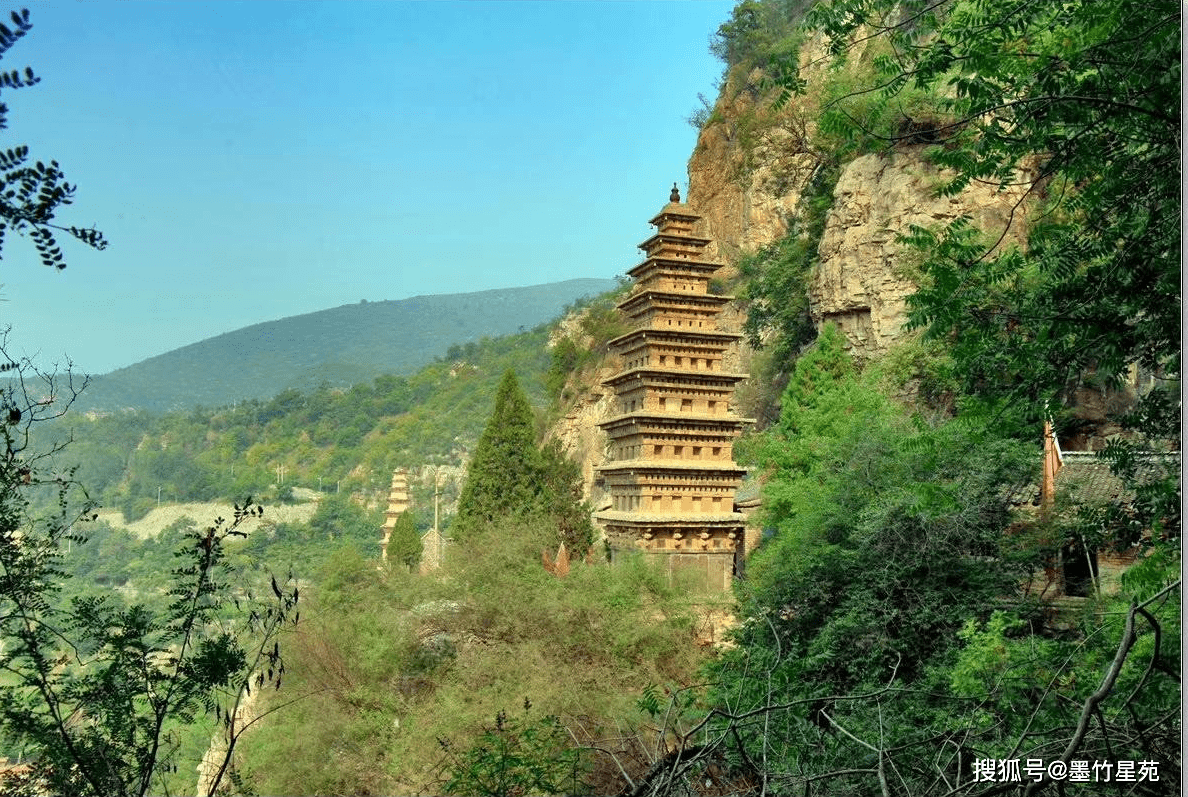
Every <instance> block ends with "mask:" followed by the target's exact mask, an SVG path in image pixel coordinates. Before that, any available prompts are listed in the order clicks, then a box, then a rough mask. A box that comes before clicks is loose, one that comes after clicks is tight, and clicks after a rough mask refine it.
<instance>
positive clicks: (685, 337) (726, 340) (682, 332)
mask: <svg viewBox="0 0 1188 797" xmlns="http://www.w3.org/2000/svg"><path fill="white" fill-rule="evenodd" d="M636 336H642V337H655V338H669V339H671V340H676V339H680V342H681V343H692V342H693V341H694V340H696V339H697V338H702V339H704V340H706V341H709V342H712V343H715V344H722V345H726V346H729V345H730V344H731V343H733V342H734V341H736V340H741V339H742V335H741V334H740V333H738V332H722V331H721V330H717V329H700V328H699V329H693V328H692V327H690V328H689V329H685V328H684V327H679V328H676V329H673V328H671V327H639V328H637V329H633V330H631V331H630V332H627V333H625V334H623V335H619V337H617V338H611V340H610V341H609V342H608V345H611V346H618V345H620V344H622V343H626V342H627V341H629V340H631V339H632V338H634V337H636Z"/></svg>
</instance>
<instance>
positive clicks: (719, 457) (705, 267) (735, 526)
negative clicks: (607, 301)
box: [595, 186, 746, 590]
mask: <svg viewBox="0 0 1188 797" xmlns="http://www.w3.org/2000/svg"><path fill="white" fill-rule="evenodd" d="M670 200H671V201H670V202H669V203H668V204H667V205H665V206H664V209H663V210H661V211H660V213H659V214H658V215H657V216H656V217H655V218H654V219H652V220H651V224H652V225H653V226H654V227H656V234H655V235H653V236H652V237H651V238H649V239H648V240H646V241H644V242H643V243H642V244H640V247H639V248H640V249H642V250H643V251H644V254H645V256H646V259H645V260H644V261H643V262H642V263H640V264H639V265H638V266H636V267H635V268H633V269H631V271H630V272H628V273H629V274H630V275H631V276H632V277H633V278H634V279H635V289H634V290H633V291H632V293H631V295H630V296H628V297H627V299H626V300H624V301H623V302H621V303H620V304H619V309H621V310H622V311H623V312H624V313H625V314H626V316H627V317H628V319H629V320H630V321H631V322H632V323H633V326H634V330H633V331H631V332H628V333H627V334H626V335H621V336H619V337H618V338H615V339H614V340H612V341H611V343H610V345H611V348H612V351H614V352H615V353H616V354H618V355H620V356H621V357H622V365H623V370H622V371H620V372H619V373H617V374H616V375H615V376H613V377H612V378H611V379H609V380H608V381H607V382H606V383H605V384H606V385H608V386H609V387H612V388H613V389H614V391H615V397H616V401H617V405H618V406H617V413H616V414H615V416H614V417H612V418H611V419H610V420H608V421H605V422H604V423H602V424H601V426H602V428H603V429H605V430H606V433H607V437H608V438H609V440H608V444H607V464H606V465H604V466H603V467H601V468H599V478H600V480H601V481H602V484H603V487H604V489H605V490H606V492H607V493H608V494H609V495H610V500H611V504H610V508H609V509H606V510H603V511H601V512H598V513H596V514H595V519H596V520H598V521H599V522H600V523H601V525H602V526H603V528H604V529H605V531H606V534H607V538H608V540H609V542H610V545H611V549H612V556H613V555H614V552H615V551H623V550H632V549H639V550H643V551H646V552H648V553H651V554H656V555H662V556H664V558H665V559H666V560H667V562H668V567H669V571H670V572H672V571H673V570H675V569H677V568H681V569H686V568H688V569H692V570H693V571H695V572H696V573H697V574H698V576H699V578H701V579H703V580H704V584H705V586H706V587H707V588H708V589H711V590H724V589H728V588H729V586H730V581H731V578H732V576H733V574H734V572H735V568H736V560H740V559H741V557H742V556H743V554H744V517H743V515H742V514H741V513H740V512H738V511H737V509H736V508H735V505H734V497H735V491H736V490H737V489H738V486H739V484H740V483H741V482H742V479H743V477H744V476H745V475H746V471H745V470H744V469H743V468H740V467H739V466H738V465H736V464H735V463H734V457H733V443H734V439H735V438H736V437H738V435H739V433H740V432H741V431H742V427H743V424H744V423H746V421H745V420H744V419H742V418H738V417H736V416H735V415H734V413H733V411H732V409H731V406H730V404H731V397H732V396H733V393H734V388H735V386H736V385H737V384H738V383H739V382H740V381H742V380H743V379H745V378H746V374H735V373H727V372H726V371H725V370H724V365H723V363H724V359H725V353H726V350H727V349H728V348H729V347H731V346H733V345H735V344H736V343H737V342H738V340H739V338H740V337H742V336H741V335H739V334H736V333H732V332H723V331H722V330H720V329H719V328H718V316H719V315H720V313H721V312H722V308H723V306H724V305H725V304H726V303H727V302H729V301H730V300H731V298H733V297H730V296H715V295H711V294H710V293H709V282H710V277H711V276H712V275H713V273H714V272H715V271H716V270H717V269H718V268H720V265H721V264H719V263H708V262H705V261H704V260H703V259H702V258H703V253H704V250H705V247H706V246H707V245H708V244H709V243H710V240H709V239H708V238H699V237H697V236H695V235H694V234H693V225H694V224H695V223H696V222H697V220H698V219H699V218H700V216H698V215H697V214H695V213H694V212H693V211H692V209H691V208H690V207H689V206H688V205H685V204H683V203H682V202H681V201H680V194H679V193H678V191H677V189H676V186H673V189H672V195H671V196H670Z"/></svg>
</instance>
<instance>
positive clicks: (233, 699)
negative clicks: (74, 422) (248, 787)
mask: <svg viewBox="0 0 1188 797" xmlns="http://www.w3.org/2000/svg"><path fill="white" fill-rule="evenodd" d="M27 369H28V363H24V365H23V370H27ZM21 383H22V384H23V382H21ZM27 395H28V393H27V391H24V390H21V391H18V390H13V389H9V390H5V391H4V392H3V393H2V394H0V406H2V407H3V417H4V418H5V423H4V424H3V426H0V451H2V459H0V637H2V638H3V641H4V645H3V648H2V649H0V671H2V673H3V677H2V678H0V734H2V737H3V739H4V742H5V744H4V747H5V750H6V752H18V753H19V754H20V755H22V756H23V757H25V758H27V759H29V760H30V761H31V765H32V769H31V771H30V772H29V773H28V774H29V779H28V780H27V781H23V782H22V783H20V784H16V785H15V786H14V787H15V788H17V789H18V790H21V793H29V794H33V793H44V791H42V789H43V788H48V789H49V790H50V792H52V793H57V794H80V795H81V794H90V795H143V794H147V793H160V792H164V791H169V790H170V789H172V788H176V785H177V784H176V782H172V781H171V775H172V774H173V773H174V771H175V767H176V763H177V756H178V753H179V751H180V750H181V749H182V748H183V746H185V744H186V742H187V741H188V738H189V733H190V732H189V731H188V730H187V728H188V726H191V725H193V724H194V723H195V721H196V720H200V719H203V718H205V720H207V721H209V722H210V723H212V724H213V725H214V726H215V727H216V728H219V730H220V735H222V736H223V738H224V739H225V743H226V748H225V749H226V751H227V755H226V756H224V757H223V758H221V759H218V760H216V761H215V762H214V764H215V767H216V768H218V770H219V771H218V773H217V775H216V776H215V777H214V778H213V779H212V783H213V784H214V786H217V784H218V783H219V782H220V780H221V779H222V777H223V775H224V774H225V773H226V771H227V768H228V767H229V765H230V751H231V750H233V749H234V746H235V744H236V742H237V741H238V738H239V735H240V734H241V733H242V731H243V726H242V724H241V723H239V722H238V721H237V720H235V719H234V712H235V707H236V706H238V705H239V702H240V700H241V696H242V694H244V690H250V688H251V686H252V685H255V686H256V687H260V686H262V685H263V684H264V683H265V682H267V683H268V684H269V685H274V686H276V687H279V685H280V677H281V675H282V674H283V672H284V662H283V659H282V657H281V653H280V647H279V644H278V639H277V637H278V633H279V631H280V630H281V628H282V627H283V626H285V625H286V624H288V623H289V620H290V618H291V617H292V616H293V614H294V612H295V609H296V604H297V599H298V593H297V590H296V587H293V586H292V585H290V584H287V583H286V584H285V585H284V588H283V589H282V588H281V586H280V585H278V582H277V580H276V578H275V577H274V576H271V575H269V576H268V578H267V580H266V581H263V583H261V582H260V580H259V579H251V578H247V579H240V578H235V576H236V574H235V573H234V568H232V567H231V562H230V559H229V556H228V548H229V546H228V543H229V541H231V540H232V539H233V538H235V537H242V536H244V535H243V532H242V531H241V530H240V526H241V524H242V523H244V522H245V521H246V520H248V519H249V518H255V517H258V516H259V514H260V512H261V511H262V510H260V509H259V507H254V506H251V505H250V504H245V505H244V506H242V507H236V511H235V516H234V519H233V520H232V521H230V522H226V521H224V520H222V519H219V520H217V521H215V522H214V524H213V525H210V526H206V527H202V528H195V527H192V526H191V527H188V528H187V529H186V530H185V531H184V532H183V533H182V534H181V535H180V538H179V539H178V540H177V544H176V547H174V549H173V551H172V557H171V560H172V561H171V563H170V564H168V565H167V570H166V572H167V573H168V576H167V578H166V581H165V583H164V584H163V585H162V587H163V588H162V592H163V594H162V595H161V596H160V598H159V599H155V600H149V601H138V600H129V601H125V600H123V599H121V597H118V596H116V595H114V594H113V593H111V592H102V593H100V592H95V591H90V592H88V591H87V590H85V589H84V590H81V591H75V590H70V589H67V587H68V586H69V579H70V577H71V576H72V575H73V573H72V570H81V571H83V572H86V567H87V565H88V564H89V563H90V562H89V561H88V560H90V559H91V557H89V556H87V555H86V554H88V553H89V552H90V551H89V550H88V545H89V542H90V540H89V539H88V531H89V529H88V526H87V521H88V520H89V519H91V518H92V517H93V514H92V512H93V505H92V504H90V503H89V502H88V501H87V500H86V498H85V496H84V495H82V494H81V490H80V489H79V488H78V485H77V483H76V482H75V481H74V479H73V475H72V474H71V473H70V472H66V473H65V474H63V473H61V472H57V471H55V470H54V469H52V467H51V464H52V463H51V462H50V457H49V456H48V455H47V452H38V451H36V450H35V449H31V448H30V447H29V437H30V436H29V428H30V426H31V425H34V424H37V423H39V422H42V421H44V420H46V419H47V414H48V413H51V412H54V411H55V410H53V409H50V408H48V407H47V405H45V404H43V403H41V402H37V401H32V402H30V401H29V400H28V399H27ZM38 493H41V494H43V495H42V500H38V501H34V500H33V498H34V497H35V496H37V494H38ZM47 494H48V495H47ZM46 497H49V498H51V499H52V500H49V501H47V500H45V498H46ZM120 542H123V543H125V546H123V547H120V546H117V547H114V548H110V549H109V550H107V551H105V552H104V553H106V554H107V556H106V557H104V558H103V559H102V560H100V561H98V562H95V566H98V567H110V566H111V564H112V562H111V561H110V558H112V557H120V556H124V555H127V554H128V553H131V551H130V548H131V546H128V545H126V543H127V542H128V541H127V540H126V539H124V540H120ZM75 546H77V548H78V553H79V554H80V555H79V556H78V557H77V558H76V557H75V556H74V551H73V550H72V549H73V548H74V547H75ZM119 564H126V562H120V563H119ZM107 577H108V578H111V579H113V580H114V579H117V578H120V577H121V576H119V575H116V574H111V575H108V576H107ZM233 578H234V581H233ZM236 582H238V583H236ZM266 585H267V586H266ZM268 587H270V588H271V593H269V592H268V591H267V590H268ZM253 588H255V589H256V591H257V592H258V594H259V595H260V597H259V598H254V597H252V590H253ZM68 598H69V599H68ZM274 598H275V600H274ZM228 712H229V713H228ZM224 719H225V722H224ZM220 725H221V727H219V726H220ZM199 727H205V728H207V733H209V732H210V731H211V730H213V729H212V728H211V727H210V725H200V726H199ZM207 738H209V736H208V737H207ZM6 785H11V784H6ZM214 786H212V789H213V787H214Z"/></svg>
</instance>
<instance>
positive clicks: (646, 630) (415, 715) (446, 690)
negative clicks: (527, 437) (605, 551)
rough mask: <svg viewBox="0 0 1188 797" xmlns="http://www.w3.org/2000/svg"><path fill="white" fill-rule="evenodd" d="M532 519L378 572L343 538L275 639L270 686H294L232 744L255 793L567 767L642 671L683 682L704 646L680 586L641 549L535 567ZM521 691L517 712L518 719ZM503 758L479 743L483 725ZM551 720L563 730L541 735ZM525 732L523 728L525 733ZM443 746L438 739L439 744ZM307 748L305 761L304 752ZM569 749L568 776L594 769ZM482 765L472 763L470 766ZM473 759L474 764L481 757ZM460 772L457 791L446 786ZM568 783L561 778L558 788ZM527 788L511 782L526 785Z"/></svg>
mask: <svg viewBox="0 0 1188 797" xmlns="http://www.w3.org/2000/svg"><path fill="white" fill-rule="evenodd" d="M543 533H544V531H543V530H542V529H541V528H540V527H539V526H534V525H532V524H516V523H512V522H508V523H504V524H502V525H497V526H495V527H494V528H493V529H492V534H493V535H494V536H495V537H496V538H497V539H498V540H499V544H498V545H489V546H484V547H481V548H474V547H471V546H467V545H452V546H450V547H448V548H447V549H446V560H445V563H444V565H443V567H442V568H441V570H439V571H435V572H434V573H431V574H428V575H425V576H416V575H410V574H408V573H404V572H399V571H397V570H395V569H392V570H389V571H387V572H384V573H381V572H378V571H377V570H376V568H375V565H374V562H373V561H370V560H368V559H365V558H363V557H361V556H359V555H358V553H357V552H352V551H350V550H344V551H342V552H340V553H339V554H338V555H336V556H335V557H334V559H333V560H332V561H331V562H330V563H328V565H327V567H326V568H325V570H324V571H323V572H322V573H321V574H320V575H319V576H318V578H317V579H316V580H317V583H318V585H319V586H318V588H317V590H316V592H315V594H314V596H313V598H312V599H311V601H312V603H311V605H310V606H309V607H307V609H306V610H303V612H302V624H301V626H299V627H298V628H297V629H296V631H295V633H294V635H293V638H292V640H291V641H289V642H288V646H287V648H286V650H287V651H288V653H287V656H288V660H289V666H288V668H287V669H288V672H287V674H286V689H285V690H284V691H282V692H281V693H278V694H277V695H276V701H275V702H276V703H277V704H283V703H285V702H286V700H287V698H286V695H285V692H286V691H289V690H290V689H291V694H300V695H308V696H307V697H305V698H304V699H302V700H300V701H298V702H296V703H294V704H292V705H290V706H287V707H286V708H285V709H284V712H283V713H282V714H278V715H277V721H276V722H270V723H267V724H265V725H264V726H262V727H261V728H260V729H259V730H258V731H257V732H256V733H254V734H252V735H249V736H248V737H247V738H246V739H245V742H244V743H245V745H246V747H245V752H244V758H243V761H244V767H245V769H246V770H247V772H246V774H247V775H249V776H250V777H251V779H252V782H253V783H254V785H255V787H256V789H257V790H258V791H259V792H260V793H263V794H293V793H301V794H328V793H337V794H363V793H372V794H413V793H429V794H440V793H444V787H445V785H446V784H447V783H449V782H451V781H452V780H453V781H455V783H456V785H457V786H458V788H460V789H462V790H463V791H466V792H470V791H481V787H480V786H478V785H477V783H478V782H479V779H484V782H486V781H485V779H486V778H489V777H497V776H498V765H499V762H500V761H502V762H503V763H512V759H513V758H514V759H515V760H516V761H517V762H519V764H523V765H524V769H521V770H520V773H519V774H524V773H526V772H528V770H529V769H532V768H536V771H545V772H547V773H551V774H549V775H548V777H549V779H550V782H556V781H553V780H552V779H553V778H554V776H557V775H559V774H560V771H561V770H562V769H564V770H565V771H566V772H567V773H568V774H569V775H572V766H573V762H574V759H575V755H574V753H573V751H574V750H575V749H576V748H579V747H581V746H583V745H584V744H586V743H588V742H589V741H590V740H593V739H604V738H613V737H615V736H616V735H618V731H617V730H616V729H615V724H616V721H626V722H631V721H632V720H633V719H634V718H635V717H636V711H635V708H634V702H635V701H634V695H635V693H636V692H637V691H638V690H642V689H643V688H644V687H645V686H646V685H648V684H649V683H653V684H670V685H684V686H687V685H689V684H690V682H691V679H692V678H693V677H694V673H695V671H696V667H697V663H698V662H699V661H700V660H701V659H702V657H703V654H702V653H701V652H700V650H699V649H698V648H697V646H695V645H694V644H692V640H693V638H694V630H695V626H694V622H693V618H694V614H693V611H692V607H690V606H689V605H688V604H687V601H686V600H685V598H684V597H683V592H682V587H681V585H680V584H669V583H668V582H667V580H666V579H665V577H664V576H663V575H662V574H661V573H659V572H657V571H656V570H654V569H652V568H651V567H649V566H648V565H647V563H646V562H644V561H643V560H641V559H632V560H630V561H626V562H624V563H623V564H622V565H621V566H620V565H616V566H614V567H612V566H610V565H607V564H606V563H605V562H599V563H594V564H584V563H582V562H580V561H579V562H575V563H574V564H573V566H572V569H571V570H570V572H569V574H568V576H566V577H565V578H557V577H556V576H553V575H552V574H550V573H548V572H546V571H545V569H544V568H543V567H541V565H540V539H541V536H542V534H543ZM525 698H527V699H528V700H529V701H531V703H532V709H531V712H530V713H528V714H526V715H521V713H520V707H521V706H522V705H523V703H524V700H525ZM500 712H506V714H507V715H510V716H509V717H508V719H507V726H505V728H506V729H508V730H511V731H514V734H515V738H514V739H512V738H508V737H504V736H500V739H501V740H502V741H501V742H500V744H504V743H505V742H506V745H507V746H506V747H505V748H504V751H505V753H506V755H505V756H499V755H497V752H498V751H495V750H492V749H491V748H488V750H487V752H486V753H483V752H482V751H481V750H480V748H481V746H482V744H481V740H482V739H484V738H485V735H486V734H489V733H495V734H496V735H500V732H499V729H498V727H497V726H496V727H494V728H492V718H494V717H496V716H497V715H498V714H499V713H500ZM549 717H557V718H559V719H560V721H561V722H562V723H563V724H564V726H565V728H568V729H569V730H570V731H572V732H573V733H574V734H575V736H576V737H577V741H575V740H574V738H573V737H571V736H570V735H569V733H568V732H566V733H565V736H564V739H560V738H558V735H557V734H556V733H555V731H554V730H553V729H554V728H555V726H554V725H553V723H552V721H551V720H548V719H547V718H549ZM526 731H531V735H530V736H529V737H528V738H526V737H525V732H526ZM442 742H444V743H445V744H446V746H447V748H448V749H443V748H442ZM311 751H316V752H317V754H316V755H311V754H310V752H311ZM590 758H591V756H589V754H584V755H583V762H582V769H581V771H580V773H579V791H580V784H581V783H585V784H588V785H589V787H590V788H591V789H593V790H594V791H595V793H610V792H613V791H615V790H617V789H618V787H619V785H618V781H617V779H615V778H613V777H610V776H609V773H603V776H606V777H607V778H608V779H607V780H605V781H603V780H599V779H598V778H599V777H600V775H599V772H600V771H599V770H597V769H594V770H591V769H588V764H589V763H590ZM484 762H486V763H484ZM488 763H490V764H491V766H487V764H488ZM462 779H465V781H466V784H467V785H465V786H464V785H462V783H463V780H462ZM571 786H572V784H570V785H567V786H565V789H566V790H567V791H568V790H569V789H570V788H571ZM540 788H541V787H540V786H538V787H536V788H534V789H530V790H529V791H528V792H527V793H540V791H539V789H540Z"/></svg>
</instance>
